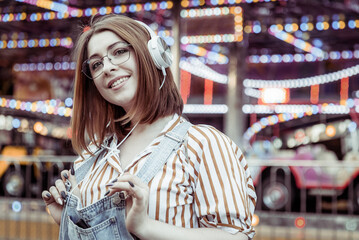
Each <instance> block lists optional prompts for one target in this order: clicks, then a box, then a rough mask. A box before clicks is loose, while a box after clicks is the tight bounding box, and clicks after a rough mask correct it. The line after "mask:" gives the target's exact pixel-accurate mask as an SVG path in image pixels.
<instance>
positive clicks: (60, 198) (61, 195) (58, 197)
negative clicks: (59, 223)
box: [49, 179, 66, 205]
mask: <svg viewBox="0 0 359 240" xmlns="http://www.w3.org/2000/svg"><path fill="white" fill-rule="evenodd" d="M49 192H50V194H51V195H52V196H53V198H54V199H55V201H56V202H57V203H58V204H60V205H63V204H64V200H65V199H66V188H65V184H64V182H63V181H62V180H61V179H57V180H56V181H55V186H52V187H50V189H49Z"/></svg>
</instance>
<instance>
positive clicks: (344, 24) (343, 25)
mask: <svg viewBox="0 0 359 240" xmlns="http://www.w3.org/2000/svg"><path fill="white" fill-rule="evenodd" d="M309 18H310V19H312V18H314V17H313V16H303V17H302V18H301V20H300V22H299V23H297V22H298V20H297V19H291V21H292V22H288V23H278V24H273V25H270V26H267V25H265V24H263V23H261V22H260V21H259V20H256V21H251V22H250V21H247V22H246V23H245V27H244V32H245V33H254V34H259V33H265V32H267V30H268V28H273V27H277V28H278V29H279V30H281V31H286V32H289V33H295V32H297V31H301V32H311V31H314V30H316V31H326V30H344V29H356V28H359V19H349V20H345V15H344V14H334V15H333V16H332V20H331V21H329V18H330V17H329V16H326V15H324V16H323V15H320V16H317V21H316V22H309ZM276 21H277V22H279V21H283V20H282V19H277V20H276Z"/></svg>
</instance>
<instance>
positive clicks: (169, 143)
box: [137, 121, 192, 184]
mask: <svg viewBox="0 0 359 240" xmlns="http://www.w3.org/2000/svg"><path fill="white" fill-rule="evenodd" d="M191 126H192V124H191V123H190V122H187V121H185V122H182V123H180V124H179V125H177V126H176V127H175V128H174V129H173V130H172V131H170V132H167V133H166V134H165V137H164V138H163V139H162V140H161V142H160V144H159V145H158V146H157V148H156V149H155V150H154V151H153V152H152V153H151V154H150V156H148V158H147V160H146V162H145V164H144V165H143V167H142V168H141V169H140V171H139V172H138V174H137V177H139V178H140V179H141V180H142V181H143V182H144V183H146V184H148V182H149V181H151V179H152V178H153V177H154V176H155V175H156V174H157V172H158V171H159V170H160V169H161V168H162V167H163V166H164V165H165V163H166V162H167V159H168V158H169V157H170V155H171V154H172V153H173V152H175V151H176V150H177V149H178V148H179V147H180V146H181V144H182V143H183V142H184V137H185V135H186V133H187V130H188V129H189V128H190V127H191Z"/></svg>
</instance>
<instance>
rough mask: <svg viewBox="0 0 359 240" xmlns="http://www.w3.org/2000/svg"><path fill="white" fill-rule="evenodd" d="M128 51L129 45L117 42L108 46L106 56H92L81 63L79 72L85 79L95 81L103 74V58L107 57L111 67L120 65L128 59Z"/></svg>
mask: <svg viewBox="0 0 359 240" xmlns="http://www.w3.org/2000/svg"><path fill="white" fill-rule="evenodd" d="M130 50H131V45H130V44H128V43H124V42H117V43H115V44H113V45H110V47H109V48H108V50H107V55H105V56H103V57H99V56H93V57H90V58H89V59H87V60H85V61H84V62H83V63H82V70H81V71H82V72H83V74H85V75H86V77H88V78H90V79H95V78H97V77H98V76H100V75H101V74H102V73H103V69H104V66H105V63H104V58H105V57H107V58H108V60H110V62H111V63H112V64H113V65H120V64H122V63H124V62H126V61H127V60H128V59H130Z"/></svg>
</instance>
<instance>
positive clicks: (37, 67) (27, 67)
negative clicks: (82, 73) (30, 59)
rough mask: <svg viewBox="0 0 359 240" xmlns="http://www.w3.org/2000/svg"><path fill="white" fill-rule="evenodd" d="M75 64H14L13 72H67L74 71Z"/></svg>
mask: <svg viewBox="0 0 359 240" xmlns="http://www.w3.org/2000/svg"><path fill="white" fill-rule="evenodd" d="M75 68H76V63H75V62H55V63H52V62H46V63H42V62H41V63H16V64H14V66H13V68H12V69H13V71H14V72H37V71H39V72H42V71H68V70H75Z"/></svg>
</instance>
